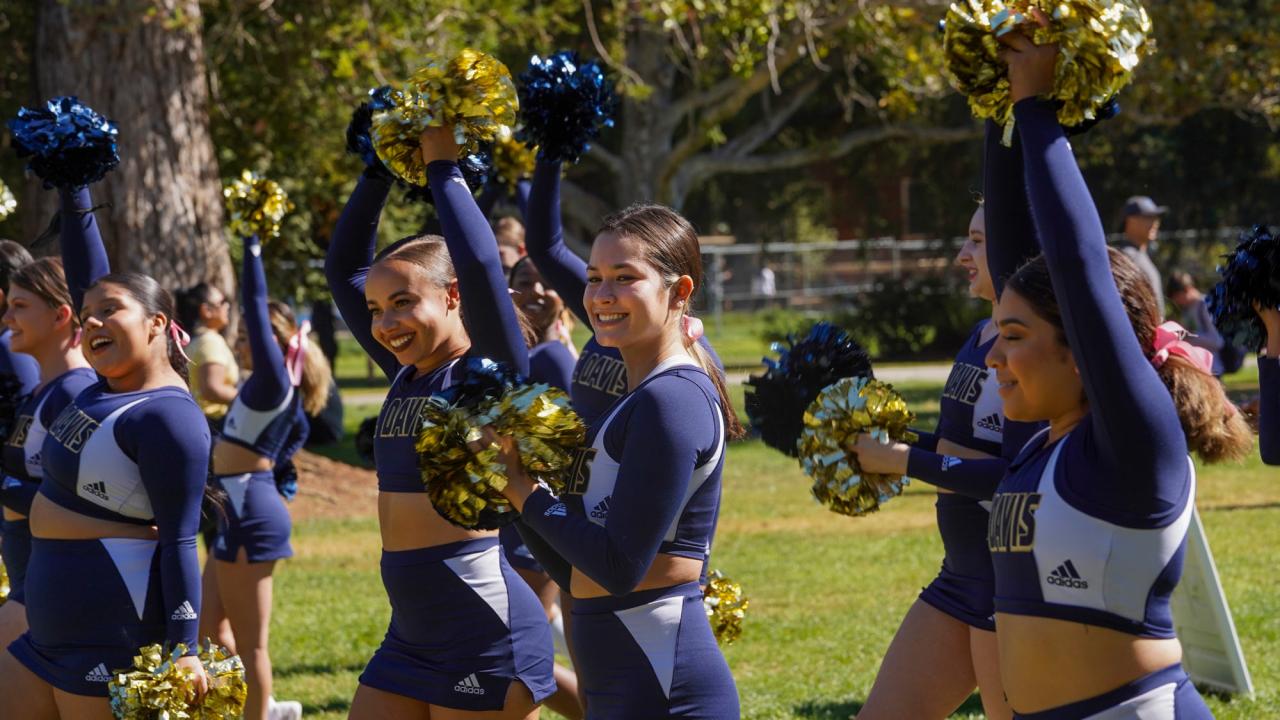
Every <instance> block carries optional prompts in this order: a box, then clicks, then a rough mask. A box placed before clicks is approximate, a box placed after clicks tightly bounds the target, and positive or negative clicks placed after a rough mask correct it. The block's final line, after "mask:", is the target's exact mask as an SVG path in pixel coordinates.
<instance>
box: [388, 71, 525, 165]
mask: <svg viewBox="0 0 1280 720" xmlns="http://www.w3.org/2000/svg"><path fill="white" fill-rule="evenodd" d="M390 101H391V107H389V108H387V109H383V110H377V111H375V112H374V114H373V121H372V124H371V126H370V129H369V136H370V138H371V139H372V141H373V148H374V151H375V152H377V153H378V157H379V158H380V159H381V160H382V164H383V165H386V166H387V169H388V170H390V171H391V172H392V173H394V174H395V175H396V176H397V177H399V178H400V179H401V180H404V181H406V182H409V183H412V184H414V185H418V186H426V185H427V168H426V165H425V164H424V163H423V162H422V153H421V151H420V146H419V143H418V138H419V136H421V135H422V131H423V130H426V129H427V128H429V127H442V126H445V125H452V126H453V132H454V140H455V141H456V142H457V143H458V146H459V148H461V151H462V155H464V156H465V155H470V154H473V153H476V152H478V151H480V149H481V147H480V146H481V144H482V143H488V142H492V141H494V140H495V139H497V137H498V135H499V133H500V132H501V131H502V129H503V128H504V127H509V126H511V125H512V124H514V123H515V120H516V110H517V109H518V107H519V101H518V100H517V99H516V86H515V84H514V83H513V82H512V81H511V73H510V71H508V70H507V66H506V65H503V64H502V63H501V62H499V61H498V60H496V59H494V58H493V57H491V56H489V55H486V54H484V53H482V52H480V51H478V50H472V49H470V48H468V49H466V50H463V51H462V52H460V53H458V54H457V55H456V56H454V57H453V58H452V59H450V60H449V61H448V62H442V61H440V60H438V59H437V60H432V61H430V62H428V63H427V65H426V66H425V67H423V68H421V69H420V70H418V71H417V72H415V73H414V74H413V75H412V76H411V77H410V78H409V82H408V83H406V84H405V85H404V86H403V87H399V88H395V89H393V90H392V92H391V94H390Z"/></svg>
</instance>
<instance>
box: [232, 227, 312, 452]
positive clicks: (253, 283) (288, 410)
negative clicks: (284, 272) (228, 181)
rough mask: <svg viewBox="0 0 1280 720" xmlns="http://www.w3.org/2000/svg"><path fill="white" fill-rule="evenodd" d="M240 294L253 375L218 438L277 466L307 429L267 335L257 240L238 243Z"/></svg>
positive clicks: (273, 339) (282, 359) (279, 357)
mask: <svg viewBox="0 0 1280 720" xmlns="http://www.w3.org/2000/svg"><path fill="white" fill-rule="evenodd" d="M240 295H241V298H240V302H241V304H242V305H243V310H244V324H245V332H246V334H247V335H248V337H249V351H250V352H251V353H252V354H253V373H252V374H250V375H249V379H248V380H245V382H244V385H241V386H240V392H239V393H237V394H236V398H235V400H234V401H233V402H232V403H231V408H230V409H229V410H227V415H226V417H225V418H224V419H223V423H222V433H221V434H220V435H219V439H221V440H225V441H227V442H230V443H234V444H236V445H239V446H240V447H243V448H247V449H248V450H251V451H253V452H255V453H258V454H259V455H262V456H263V457H267V458H270V459H271V461H272V463H283V462H285V461H287V460H288V459H289V458H290V457H292V456H293V454H294V453H296V452H297V451H298V448H300V447H302V444H303V443H304V442H306V440H307V433H308V432H309V430H310V425H309V424H308V423H307V416H306V415H304V414H303V412H302V393H301V392H300V391H299V390H298V388H295V387H294V386H293V382H292V379H291V378H290V376H289V370H288V368H287V367H285V357H284V353H282V352H281V351H280V344H279V343H278V342H276V336H275V333H274V332H273V331H272V330H271V317H270V311H269V310H268V308H267V276H266V274H265V273H264V272H263V269H262V245H261V243H259V242H258V238H257V237H250V238H246V239H245V241H244V267H243V271H242V273H241V278H240Z"/></svg>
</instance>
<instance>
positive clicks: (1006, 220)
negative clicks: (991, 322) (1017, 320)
mask: <svg viewBox="0 0 1280 720" xmlns="http://www.w3.org/2000/svg"><path fill="white" fill-rule="evenodd" d="M1003 134H1004V131H1003V130H1002V129H1001V127H1000V126H999V125H997V124H996V123H995V122H994V121H992V120H988V121H987V127H986V139H985V140H984V152H983V155H984V162H983V171H982V173H983V175H982V186H983V191H982V194H983V203H982V206H983V209H984V211H985V212H984V215H985V216H986V220H987V269H988V270H990V272H991V283H992V284H993V285H994V286H995V290H996V298H997V299H998V298H999V297H1000V294H1001V293H1003V292H1004V284H1005V281H1007V280H1008V279H1009V278H1010V277H1012V276H1013V274H1014V273H1015V272H1017V270H1018V268H1020V267H1022V265H1023V264H1024V263H1026V262H1027V261H1028V260H1030V259H1032V258H1034V257H1035V256H1037V255H1039V254H1040V241H1039V239H1038V238H1037V237H1036V228H1035V223H1034V222H1033V221H1032V219H1031V206H1030V203H1029V201H1028V200H1027V186H1026V183H1025V182H1024V180H1023V176H1022V172H1023V171H1022V165H1023V163H1022V141H1021V140H1020V139H1019V138H1018V136H1017V134H1016V133H1015V135H1014V138H1013V147H1005V146H1004V145H1003V144H1002V143H1001V136H1002V135H1003Z"/></svg>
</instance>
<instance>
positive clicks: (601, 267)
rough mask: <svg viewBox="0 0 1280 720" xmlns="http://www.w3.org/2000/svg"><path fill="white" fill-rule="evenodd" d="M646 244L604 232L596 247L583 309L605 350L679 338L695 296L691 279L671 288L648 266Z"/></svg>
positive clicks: (589, 269)
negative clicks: (687, 307)
mask: <svg viewBox="0 0 1280 720" xmlns="http://www.w3.org/2000/svg"><path fill="white" fill-rule="evenodd" d="M643 251H644V248H643V245H642V241H641V240H638V239H636V238H634V237H630V236H619V235H616V234H614V233H603V234H601V235H600V236H599V237H597V238H596V241H595V243H593V244H592V246H591V262H590V264H589V265H588V266H587V289H586V291H585V292H584V293H583V297H582V299H583V304H584V305H585V306H586V308H587V313H588V315H589V316H590V319H591V328H592V330H593V331H595V336H596V341H597V342H599V343H600V344H601V345H604V346H605V347H616V348H618V349H620V350H625V349H626V348H629V347H640V346H652V347H654V348H657V347H661V346H662V344H663V343H665V342H668V341H669V340H670V338H671V337H675V336H678V333H679V322H680V317H681V315H683V312H684V310H683V307H684V303H685V302H686V301H687V300H688V297H689V295H690V293H692V291H693V280H692V279H690V278H689V277H688V276H687V275H686V276H681V277H680V278H678V279H675V280H674V281H673V282H672V283H670V284H668V282H667V279H665V278H663V277H662V275H661V274H660V273H659V272H658V270H657V268H655V267H653V266H652V265H650V264H649V263H647V262H645V261H644V252H643Z"/></svg>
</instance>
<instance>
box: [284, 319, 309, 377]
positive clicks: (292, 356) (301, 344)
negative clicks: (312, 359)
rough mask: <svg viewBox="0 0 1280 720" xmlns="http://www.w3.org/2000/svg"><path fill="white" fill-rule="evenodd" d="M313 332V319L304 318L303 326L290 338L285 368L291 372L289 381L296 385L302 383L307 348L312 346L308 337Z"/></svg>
mask: <svg viewBox="0 0 1280 720" xmlns="http://www.w3.org/2000/svg"><path fill="white" fill-rule="evenodd" d="M310 333H311V321H310V320H303V321H302V327H299V328H298V332H296V333H294V334H293V337H291V338H289V350H288V352H287V353H286V354H285V357H284V367H285V370H287V371H288V372H289V382H291V383H293V386H294V387H298V386H299V385H301V384H302V368H303V366H304V365H305V364H306V363H305V362H303V361H304V360H305V359H306V357H307V350H308V349H310V347H311V341H310V338H309V337H308V336H309V335H310Z"/></svg>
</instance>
